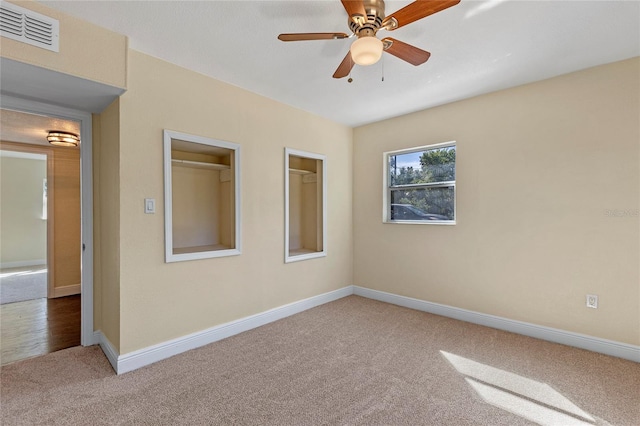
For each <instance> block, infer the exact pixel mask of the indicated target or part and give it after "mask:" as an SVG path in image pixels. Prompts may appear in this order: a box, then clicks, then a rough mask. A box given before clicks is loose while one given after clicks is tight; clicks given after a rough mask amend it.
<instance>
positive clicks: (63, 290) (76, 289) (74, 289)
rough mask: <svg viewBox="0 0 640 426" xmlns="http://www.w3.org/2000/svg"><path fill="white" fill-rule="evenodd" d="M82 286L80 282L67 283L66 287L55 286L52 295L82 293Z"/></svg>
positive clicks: (61, 295) (60, 295) (62, 295)
mask: <svg viewBox="0 0 640 426" xmlns="http://www.w3.org/2000/svg"><path fill="white" fill-rule="evenodd" d="M81 288H82V286H81V285H80V284H73V285H65V286H64V287H54V288H53V296H52V297H64V296H73V295H74V294H80V291H81Z"/></svg>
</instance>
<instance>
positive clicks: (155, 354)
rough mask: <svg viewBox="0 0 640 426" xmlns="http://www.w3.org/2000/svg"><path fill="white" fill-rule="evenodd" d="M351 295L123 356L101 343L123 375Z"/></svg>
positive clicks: (345, 292) (333, 295)
mask: <svg viewBox="0 0 640 426" xmlns="http://www.w3.org/2000/svg"><path fill="white" fill-rule="evenodd" d="M352 294H353V288H352V286H347V287H344V288H341V289H338V290H334V291H330V292H328V293H324V294H320V295H318V296H313V297H310V298H308V299H304V300H300V301H297V302H293V303H290V304H288V305H284V306H280V307H277V308H274V309H270V310H268V311H265V312H261V313H259V314H255V315H251V316H248V317H245V318H241V319H239V320H236V321H231V322H228V323H225V324H221V325H218V326H215V327H211V328H209V329H207V330H203V331H199V332H197V333H192V334H188V335H186V336H183V337H179V338H177V339H173V340H169V341H167V342H163V343H160V344H157V345H153V346H149V347H147V348H144V349H140V350H137V351H133V352H129V353H126V354H124V355H118V353H117V351H116V350H115V349H114V348H113V346H112V345H111V344H109V343H108V341H106V339H104V338H102V339H101V340H99V341H100V346H101V347H102V349H103V351H105V354H106V356H107V358H109V362H111V365H112V366H113V368H114V370H116V373H118V374H123V373H126V372H128V371H133V370H136V369H138V368H140V367H144V366H145V365H149V364H153V363H154V362H157V361H160V360H163V359H165V358H169V357H172V356H174V355H177V354H180V353H182V352H186V351H188V350H191V349H195V348H198V347H200V346H204V345H208V344H209V343H213V342H217V341H218V340H222V339H225V338H227V337H231V336H234V335H236V334H239V333H242V332H244V331H248V330H251V329H254V328H256V327H260V326H262V325H265V324H269V323H270V322H273V321H277V320H279V319H282V318H286V317H288V316H291V315H294V314H297V313H300V312H303V311H306V310H307V309H311V308H315V307H316V306H319V305H322V304H325V303H328V302H333V301H334V300H338V299H341V298H343V297H346V296H350V295H352ZM100 334H102V333H100ZM107 351H108V352H109V353H107Z"/></svg>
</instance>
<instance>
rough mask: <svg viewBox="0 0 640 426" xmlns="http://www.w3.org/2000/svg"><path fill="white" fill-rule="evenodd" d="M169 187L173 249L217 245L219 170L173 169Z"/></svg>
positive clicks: (218, 233)
mask: <svg viewBox="0 0 640 426" xmlns="http://www.w3.org/2000/svg"><path fill="white" fill-rule="evenodd" d="M171 184H172V192H171V194H172V198H173V200H172V201H173V212H172V213H173V217H172V221H173V222H172V223H173V248H174V249H176V248H184V247H198V246H209V245H216V244H220V243H221V241H220V214H219V213H220V210H221V207H220V204H221V201H222V200H221V189H220V171H219V170H209V169H197V168H192V167H180V166H173V167H172V170H171ZM225 204H226V203H225ZM196 206H197V207H196Z"/></svg>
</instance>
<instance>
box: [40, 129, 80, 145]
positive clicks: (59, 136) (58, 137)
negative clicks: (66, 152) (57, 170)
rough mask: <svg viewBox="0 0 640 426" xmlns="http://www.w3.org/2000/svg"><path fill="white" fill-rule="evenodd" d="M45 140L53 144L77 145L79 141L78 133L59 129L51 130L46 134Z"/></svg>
mask: <svg viewBox="0 0 640 426" xmlns="http://www.w3.org/2000/svg"><path fill="white" fill-rule="evenodd" d="M47 140H48V141H49V143H50V144H51V145H55V146H78V144H79V143H80V138H79V137H78V135H75V134H73V133H69V132H63V131H60V130H51V131H50V132H49V134H48V135H47Z"/></svg>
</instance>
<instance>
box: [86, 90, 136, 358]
mask: <svg viewBox="0 0 640 426" xmlns="http://www.w3.org/2000/svg"><path fill="white" fill-rule="evenodd" d="M119 108H120V101H119V100H116V101H115V102H113V103H112V104H111V105H109V106H108V107H107V108H106V109H105V110H104V111H103V112H102V113H101V114H100V115H94V117H93V120H92V121H93V146H92V148H93V219H94V222H93V238H94V243H93V245H94V256H93V257H94V259H93V287H94V293H93V297H94V300H93V306H94V328H95V329H96V330H101V331H102V333H103V334H104V335H105V337H106V338H107V339H108V340H109V342H111V344H112V345H113V346H114V349H116V350H119V349H120V234H121V230H120V181H121V180H120V117H119ZM140 170H141V172H143V170H144V167H140ZM129 184H135V182H130V183H129Z"/></svg>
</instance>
